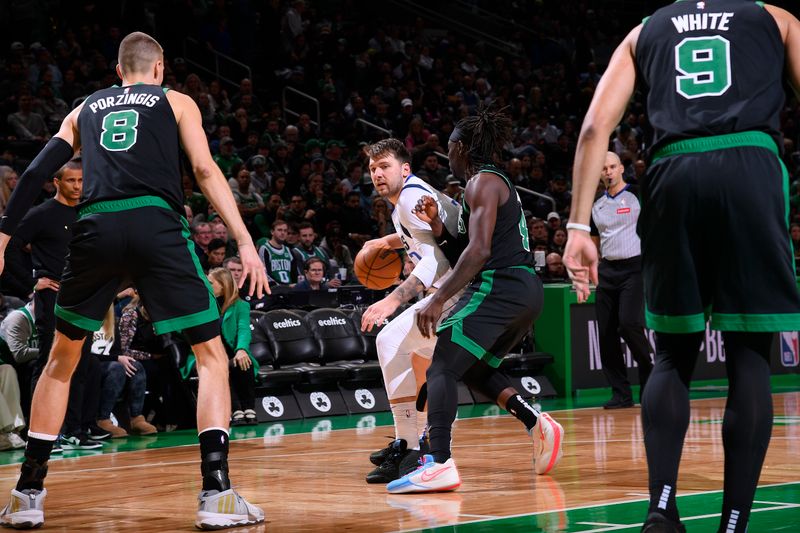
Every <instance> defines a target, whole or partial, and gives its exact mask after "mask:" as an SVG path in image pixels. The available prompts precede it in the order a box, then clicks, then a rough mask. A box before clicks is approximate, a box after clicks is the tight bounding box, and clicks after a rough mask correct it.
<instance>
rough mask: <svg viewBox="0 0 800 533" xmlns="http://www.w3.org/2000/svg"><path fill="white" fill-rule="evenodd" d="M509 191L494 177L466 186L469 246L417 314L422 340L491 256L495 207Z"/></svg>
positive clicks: (472, 182) (472, 180) (487, 175)
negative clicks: (468, 210) (446, 306)
mask: <svg viewBox="0 0 800 533" xmlns="http://www.w3.org/2000/svg"><path fill="white" fill-rule="evenodd" d="M508 193H509V189H508V186H507V185H506V184H505V182H504V181H503V180H502V179H501V178H500V177H499V176H497V175H495V174H479V175H478V176H477V177H475V178H473V179H471V180H470V181H469V183H467V190H466V191H465V193H464V194H465V195H466V200H467V203H468V204H469V206H470V208H471V211H470V217H469V228H468V235H469V244H468V245H467V247H466V248H465V249H464V252H463V253H462V254H461V257H459V259H458V262H457V263H456V264H455V266H454V267H453V272H452V273H451V274H450V277H448V278H447V280H446V281H445V282H444V283H443V284H442V286H441V287H440V288H439V290H438V291H436V294H434V295H433V297H432V298H431V299H430V301H429V302H428V304H427V305H425V306H423V307H422V308H421V309H420V310H419V311H418V312H417V326H418V327H419V330H420V332H421V333H422V335H423V336H425V337H426V338H429V337H430V336H431V335H433V334H434V330H435V327H436V322H437V321H438V320H439V317H440V316H441V314H442V309H443V308H444V304H445V302H447V300H449V299H450V298H452V297H453V296H454V295H455V294H456V293H457V292H458V291H459V290H461V288H463V287H464V286H466V285H467V283H469V281H470V280H471V279H472V278H474V277H475V275H476V274H477V273H478V272H480V270H481V268H483V265H485V264H486V261H487V260H488V259H489V257H490V256H491V255H492V234H493V233H494V227H495V224H497V206H498V205H500V204H501V203H502V202H501V199H502V197H503V194H508Z"/></svg>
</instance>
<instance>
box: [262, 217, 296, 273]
mask: <svg viewBox="0 0 800 533" xmlns="http://www.w3.org/2000/svg"><path fill="white" fill-rule="evenodd" d="M288 229H289V225H288V224H287V223H286V221H285V220H276V221H275V222H273V223H272V237H270V239H269V240H268V241H267V242H265V243H264V244H263V245H262V246H261V248H259V249H258V256H259V257H260V258H261V262H262V263H264V266H265V267H266V269H267V276H268V277H269V281H270V284H273V283H275V284H278V285H290V284H291V283H292V277H294V276H293V274H292V253H291V251H290V250H289V247H288V246H286V244H285V243H286V233H287V231H288Z"/></svg>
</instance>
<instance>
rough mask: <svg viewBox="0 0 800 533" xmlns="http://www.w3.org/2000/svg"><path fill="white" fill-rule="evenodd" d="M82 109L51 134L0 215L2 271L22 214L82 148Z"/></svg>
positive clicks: (78, 108)
mask: <svg viewBox="0 0 800 533" xmlns="http://www.w3.org/2000/svg"><path fill="white" fill-rule="evenodd" d="M81 109H83V104H81V105H79V106H78V107H76V108H75V109H73V110H72V112H70V114H69V115H67V116H66V118H64V121H63V122H62V123H61V128H59V130H58V133H57V134H56V135H55V136H54V137H52V138H51V139H50V140H49V141H48V142H47V144H46V145H45V147H44V148H43V149H42V151H41V152H39V154H38V155H37V156H36V157H35V158H34V160H33V161H32V162H31V164H30V165H28V168H27V169H25V172H23V173H22V177H21V178H20V180H19V183H18V184H17V186H16V188H15V189H14V192H13V193H12V194H11V198H9V200H8V205H7V206H6V210H5V213H4V214H3V216H2V217H0V273H2V272H3V268H4V267H5V253H6V247H7V246H8V242H9V241H10V240H11V235H13V233H14V230H15V229H16V228H17V225H18V224H19V222H20V220H22V217H24V216H25V213H27V212H28V209H29V208H30V206H31V204H32V203H33V201H34V200H35V199H36V196H37V195H38V194H39V192H40V191H41V190H42V185H44V183H45V182H46V181H47V180H48V179H52V178H53V176H54V175H55V173H56V172H57V171H58V169H60V168H61V167H62V166H64V164H66V163H67V162H68V161H69V160H70V159H72V157H73V156H74V155H75V152H76V151H77V150H78V149H79V148H80V135H79V133H78V114H79V113H80V112H81Z"/></svg>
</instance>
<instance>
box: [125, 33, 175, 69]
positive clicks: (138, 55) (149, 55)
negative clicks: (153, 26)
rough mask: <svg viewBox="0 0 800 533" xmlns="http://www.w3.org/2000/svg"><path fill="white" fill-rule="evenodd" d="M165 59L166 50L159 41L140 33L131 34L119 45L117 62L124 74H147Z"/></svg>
mask: <svg viewBox="0 0 800 533" xmlns="http://www.w3.org/2000/svg"><path fill="white" fill-rule="evenodd" d="M163 57H164V49H163V48H161V45H160V44H158V41H156V40H155V39H153V38H152V37H150V36H149V35H147V34H146V33H142V32H140V31H135V32H133V33H129V34H128V35H126V36H125V38H124V39H122V42H121V43H119V53H118V55H117V61H119V65H120V67H121V68H122V72H123V74H130V73H139V74H141V73H145V72H147V70H148V69H150V68H151V67H152V66H153V63H155V62H156V61H158V60H160V59H163Z"/></svg>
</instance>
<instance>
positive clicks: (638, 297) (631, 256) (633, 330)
mask: <svg viewBox="0 0 800 533" xmlns="http://www.w3.org/2000/svg"><path fill="white" fill-rule="evenodd" d="M624 170H625V168H624V167H623V165H622V162H621V161H620V159H619V156H617V154H615V153H614V152H608V154H607V155H606V161H605V164H604V165H603V175H602V178H603V182H604V183H605V186H606V193H605V194H604V195H603V196H601V197H600V198H599V199H597V201H595V203H594V205H593V206H592V221H591V229H592V239H593V240H594V241H595V244H597V241H598V240H599V244H600V256H601V257H602V260H601V262H600V266H599V269H598V273H599V283H598V285H597V295H596V299H595V301H596V309H597V323H598V325H599V328H600V361H601V362H602V363H603V372H604V373H605V375H606V379H607V380H608V383H609V385H611V390H612V392H613V396H612V397H611V399H610V400H609V401H608V402H606V403H605V405H603V407H604V408H605V409H619V408H623V407H633V396H632V394H631V384H630V382H629V381H628V373H627V369H626V367H625V361H624V359H623V356H622V347H621V345H620V342H619V338H620V336H622V338H623V339H625V342H626V343H627V345H628V347H629V348H630V350H631V353H632V354H633V358H634V359H635V360H636V364H637V365H639V383H640V384H641V390H644V385H645V383H646V382H647V378H648V376H649V375H650V371H651V370H652V369H653V363H652V362H651V360H650V344H649V343H648V342H647V338H646V337H645V335H644V288H643V285H642V258H641V244H640V242H639V237H638V235H636V221H637V219H638V218H639V211H640V207H639V199H638V198H637V196H636V192H635V191H633V190H631V186H630V185H628V184H627V183H625V180H624V179H623V178H622V174H623V172H624ZM598 237H599V238H598ZM640 397H641V392H640Z"/></svg>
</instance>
